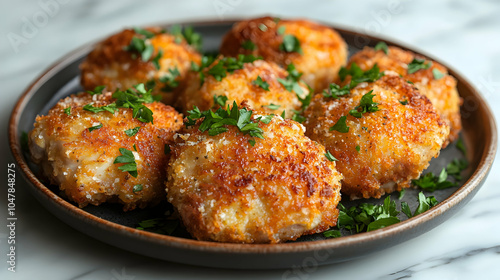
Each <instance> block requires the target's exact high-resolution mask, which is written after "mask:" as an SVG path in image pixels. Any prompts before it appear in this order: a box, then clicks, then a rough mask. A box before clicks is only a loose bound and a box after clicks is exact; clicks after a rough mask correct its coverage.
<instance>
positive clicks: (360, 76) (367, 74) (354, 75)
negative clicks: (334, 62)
mask: <svg viewBox="0 0 500 280" xmlns="http://www.w3.org/2000/svg"><path fill="white" fill-rule="evenodd" d="M348 75H350V76H351V82H350V84H349V89H352V88H354V87H355V86H357V85H358V84H360V83H364V82H375V81H376V80H378V79H380V78H382V77H383V76H384V72H380V68H379V67H378V65H377V64H375V65H373V67H372V68H371V69H369V70H367V71H363V70H361V68H360V67H359V66H358V65H357V64H356V63H352V64H351V68H349V69H347V68H345V67H342V68H340V71H339V77H340V80H341V81H344V80H345V78H346V77H347V76H348Z"/></svg>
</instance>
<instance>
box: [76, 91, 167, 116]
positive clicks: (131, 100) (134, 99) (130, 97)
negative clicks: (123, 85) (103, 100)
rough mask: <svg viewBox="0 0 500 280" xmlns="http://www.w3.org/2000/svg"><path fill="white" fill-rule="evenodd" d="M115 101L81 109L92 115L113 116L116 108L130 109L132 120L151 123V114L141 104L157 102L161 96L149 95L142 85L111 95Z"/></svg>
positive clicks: (90, 105)
mask: <svg viewBox="0 0 500 280" xmlns="http://www.w3.org/2000/svg"><path fill="white" fill-rule="evenodd" d="M112 97H113V98H115V99H116V101H115V102H113V103H111V104H108V105H105V106H102V107H95V106H93V103H90V104H87V105H85V106H83V109H84V110H86V111H90V112H92V113H99V112H104V111H107V112H110V113H111V114H114V113H115V112H116V111H117V110H118V108H131V109H132V116H133V118H135V119H137V120H139V121H141V122H145V123H148V122H151V123H152V122H153V112H152V111H151V110H150V109H149V108H148V107H146V106H145V105H144V104H143V103H151V102H153V101H157V100H158V98H161V96H153V95H151V89H149V90H146V88H145V87H144V84H138V85H136V86H135V90H133V89H127V90H126V91H119V90H117V91H116V92H115V93H113V95H112Z"/></svg>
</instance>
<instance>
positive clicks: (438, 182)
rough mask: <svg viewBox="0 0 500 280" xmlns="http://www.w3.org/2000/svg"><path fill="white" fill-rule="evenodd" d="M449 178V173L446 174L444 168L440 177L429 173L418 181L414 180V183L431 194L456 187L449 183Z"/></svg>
mask: <svg viewBox="0 0 500 280" xmlns="http://www.w3.org/2000/svg"><path fill="white" fill-rule="evenodd" d="M447 178H448V173H447V172H446V168H443V169H442V170H441V173H439V176H435V175H434V174H433V173H432V172H429V173H427V174H425V175H424V176H420V178H418V179H416V180H412V183H413V184H414V185H416V186H418V187H420V188H422V189H424V190H426V191H429V192H433V191H435V190H442V189H446V188H451V187H454V186H456V184H455V183H452V182H450V181H447V180H446V179H447Z"/></svg>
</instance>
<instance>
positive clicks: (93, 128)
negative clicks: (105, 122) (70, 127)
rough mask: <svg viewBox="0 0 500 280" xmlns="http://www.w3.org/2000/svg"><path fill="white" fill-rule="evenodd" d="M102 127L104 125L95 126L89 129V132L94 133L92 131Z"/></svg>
mask: <svg viewBox="0 0 500 280" xmlns="http://www.w3.org/2000/svg"><path fill="white" fill-rule="evenodd" d="M101 127H102V123H100V124H98V125H95V126H92V127H89V128H88V130H89V132H92V131H94V130H96V129H99V128H101Z"/></svg>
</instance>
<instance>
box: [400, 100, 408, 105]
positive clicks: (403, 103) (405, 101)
mask: <svg viewBox="0 0 500 280" xmlns="http://www.w3.org/2000/svg"><path fill="white" fill-rule="evenodd" d="M399 103H401V105H407V104H408V100H403V101H399Z"/></svg>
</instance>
